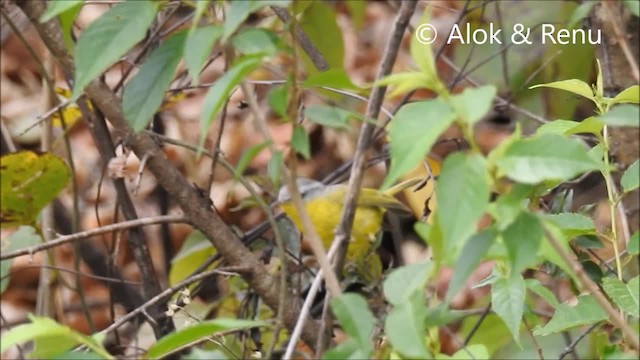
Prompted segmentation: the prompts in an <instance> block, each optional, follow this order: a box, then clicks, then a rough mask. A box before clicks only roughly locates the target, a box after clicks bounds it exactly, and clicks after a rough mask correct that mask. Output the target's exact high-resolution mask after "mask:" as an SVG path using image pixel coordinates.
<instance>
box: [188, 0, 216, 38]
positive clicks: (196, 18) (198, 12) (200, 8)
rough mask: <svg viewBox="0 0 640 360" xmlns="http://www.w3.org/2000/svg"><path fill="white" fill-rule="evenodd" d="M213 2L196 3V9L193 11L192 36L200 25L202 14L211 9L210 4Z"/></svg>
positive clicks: (207, 0)
mask: <svg viewBox="0 0 640 360" xmlns="http://www.w3.org/2000/svg"><path fill="white" fill-rule="evenodd" d="M210 2H211V0H199V1H196V8H195V10H194V11H193V20H192V22H191V29H190V34H189V36H191V34H193V31H194V30H195V29H196V27H197V26H198V24H199V23H200V18H202V14H204V12H205V10H207V8H208V7H209V3H210Z"/></svg>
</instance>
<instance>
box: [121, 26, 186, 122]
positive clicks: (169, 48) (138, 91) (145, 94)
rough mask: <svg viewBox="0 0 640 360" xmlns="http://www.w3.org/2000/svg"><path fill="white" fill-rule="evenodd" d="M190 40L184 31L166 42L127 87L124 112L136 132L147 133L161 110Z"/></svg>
mask: <svg viewBox="0 0 640 360" xmlns="http://www.w3.org/2000/svg"><path fill="white" fill-rule="evenodd" d="M186 36H187V32H186V31H181V32H179V33H176V34H174V35H172V36H171V37H170V38H168V39H167V40H165V41H164V42H163V43H162V44H161V45H160V46H159V47H158V48H157V49H155V50H154V51H153V52H152V53H151V54H150V55H149V58H147V60H146V61H145V62H144V64H142V66H141V67H140V71H139V72H138V73H137V74H136V76H134V77H133V78H132V79H131V81H129V83H128V84H127V86H125V88H124V94H123V96H122V98H123V101H122V111H123V112H124V116H125V118H126V119H127V121H128V122H129V124H130V125H131V127H132V128H133V130H135V131H140V130H142V129H144V128H145V127H146V126H147V125H148V124H149V122H150V121H151V119H152V118H153V114H154V113H155V112H156V111H157V110H158V108H159V107H160V104H162V100H163V99H164V96H165V92H166V91H167V89H169V85H170V84H171V81H172V80H173V78H174V76H175V72H176V67H177V66H178V62H179V61H180V59H181V58H182V51H181V50H182V49H183V48H184V42H185V39H186Z"/></svg>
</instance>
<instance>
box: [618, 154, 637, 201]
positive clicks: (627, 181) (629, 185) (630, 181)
mask: <svg viewBox="0 0 640 360" xmlns="http://www.w3.org/2000/svg"><path fill="white" fill-rule="evenodd" d="M620 184H622V189H623V190H624V192H626V193H627V192H629V191H633V190H635V189H637V188H638V186H640V164H639V163H638V160H636V161H634V162H633V164H631V165H630V166H629V167H628V168H627V170H625V172H624V174H622V178H620Z"/></svg>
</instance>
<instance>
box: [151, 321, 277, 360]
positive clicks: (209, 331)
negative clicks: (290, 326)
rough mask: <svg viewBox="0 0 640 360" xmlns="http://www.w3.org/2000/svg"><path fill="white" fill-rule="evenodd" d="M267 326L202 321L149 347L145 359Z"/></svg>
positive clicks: (250, 323)
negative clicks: (231, 333)
mask: <svg viewBox="0 0 640 360" xmlns="http://www.w3.org/2000/svg"><path fill="white" fill-rule="evenodd" d="M262 326H268V323H266V322H264V321H257V320H241V319H225V318H218V319H215V320H209V321H202V322H200V323H198V324H195V325H193V326H188V327H185V328H183V329H181V330H178V331H176V332H173V333H171V334H168V335H166V336H164V337H163V338H161V339H160V340H158V341H157V342H156V343H154V344H153V345H151V347H149V350H148V351H147V358H149V359H159V358H163V357H165V356H167V355H169V354H171V353H173V352H175V351H177V350H179V349H181V348H182V347H183V346H185V345H187V344H191V343H194V342H197V341H200V340H203V339H206V338H209V337H211V336H214V335H216V334H218V333H221V332H223V331H224V332H227V331H236V330H242V329H249V328H254V327H262Z"/></svg>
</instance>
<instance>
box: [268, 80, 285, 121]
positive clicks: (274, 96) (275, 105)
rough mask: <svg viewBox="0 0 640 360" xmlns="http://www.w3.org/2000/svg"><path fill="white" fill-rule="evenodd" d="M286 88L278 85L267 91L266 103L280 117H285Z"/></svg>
mask: <svg viewBox="0 0 640 360" xmlns="http://www.w3.org/2000/svg"><path fill="white" fill-rule="evenodd" d="M287 98H288V86H284V85H278V86H275V87H273V88H272V89H271V91H269V94H268V95H267V102H268V103H269V107H270V108H271V110H273V112H274V113H276V114H277V115H278V116H280V117H283V118H284V117H286V116H287V101H288V99H287Z"/></svg>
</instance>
